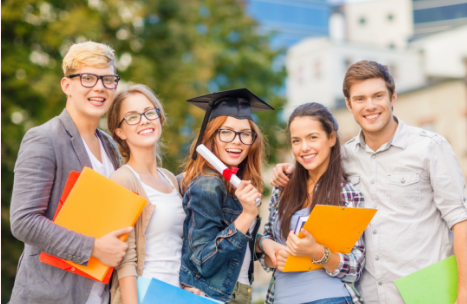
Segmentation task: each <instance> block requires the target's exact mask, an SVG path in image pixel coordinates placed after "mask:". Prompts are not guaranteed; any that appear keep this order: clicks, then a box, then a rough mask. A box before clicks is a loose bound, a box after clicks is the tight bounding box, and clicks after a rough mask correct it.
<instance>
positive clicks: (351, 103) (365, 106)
mask: <svg viewBox="0 0 467 304" xmlns="http://www.w3.org/2000/svg"><path fill="white" fill-rule="evenodd" d="M349 93H350V98H346V99H345V101H346V104H347V108H348V109H349V110H350V112H352V114H353V116H354V118H355V121H356V122H357V123H358V124H359V125H360V127H361V128H362V130H363V131H364V132H366V133H373V134H378V133H383V132H384V130H385V128H387V127H388V126H389V123H390V121H391V119H392V109H391V108H392V106H393V105H394V102H395V101H396V98H397V94H396V92H394V93H393V95H392V96H390V94H389V91H388V88H387V87H386V83H385V81H384V80H383V79H382V78H371V79H367V80H363V81H360V82H356V83H354V84H353V85H352V86H351V87H350V92H349Z"/></svg>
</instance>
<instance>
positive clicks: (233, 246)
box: [180, 89, 272, 304]
mask: <svg viewBox="0 0 467 304" xmlns="http://www.w3.org/2000/svg"><path fill="white" fill-rule="evenodd" d="M189 101H190V102H192V103H194V104H195V105H197V106H199V107H200V108H202V109H205V110H206V116H205V119H204V121H203V125H202V127H201V131H200V135H199V138H198V140H197V141H196V142H194V143H193V144H192V146H191V152H190V160H189V161H188V163H187V165H186V174H185V177H184V179H183V182H182V189H183V192H184V193H185V195H184V197H183V208H184V210H185V213H186V214H187V217H186V219H185V222H184V225H183V234H184V240H183V249H182V265H181V269H180V282H181V283H182V284H183V285H185V286H191V287H196V288H198V289H200V290H201V291H203V292H204V293H206V295H207V296H209V297H211V298H214V299H216V300H220V301H223V302H227V301H229V302H228V303H231V304H233V303H242V304H243V303H250V301H251V283H252V281H253V261H254V260H256V259H257V258H258V257H259V255H258V252H259V251H258V249H257V246H256V243H257V231H258V228H259V225H260V222H261V219H260V218H259V216H258V208H257V206H256V204H255V201H256V200H257V199H258V198H261V191H262V190H263V183H262V180H261V163H262V158H263V136H262V135H261V132H260V130H259V128H258V127H257V126H256V124H255V123H254V122H253V120H252V116H251V112H252V111H258V110H272V108H271V107H270V106H269V105H267V104H266V103H265V102H263V101H262V100H260V99H259V98H258V97H256V96H255V95H254V94H252V93H251V92H250V91H248V90H247V89H236V90H230V91H224V92H219V93H215V94H209V95H205V96H200V97H198V98H194V99H191V100H189ZM199 144H204V145H205V146H206V147H207V148H208V149H210V150H211V151H212V152H213V153H214V154H215V155H216V156H217V157H218V158H219V159H220V160H221V161H222V162H223V163H224V164H225V165H226V166H227V167H228V168H229V169H231V170H232V172H236V174H237V176H239V177H240V179H242V182H241V183H240V185H239V187H238V188H237V189H235V188H234V187H233V186H232V185H231V184H230V183H229V181H228V180H227V179H226V178H224V177H223V176H222V175H220V174H219V173H218V172H217V171H216V170H215V169H214V168H213V167H212V166H211V165H210V164H209V163H208V162H207V161H206V160H205V159H204V158H203V157H201V156H199V155H197V153H196V151H195V149H196V147H197V146H198V145H199ZM237 170H238V171H237Z"/></svg>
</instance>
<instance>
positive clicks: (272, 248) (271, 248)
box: [261, 238, 286, 267]
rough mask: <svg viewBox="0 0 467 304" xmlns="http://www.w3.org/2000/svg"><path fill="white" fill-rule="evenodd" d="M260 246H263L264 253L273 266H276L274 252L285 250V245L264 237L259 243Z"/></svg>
mask: <svg viewBox="0 0 467 304" xmlns="http://www.w3.org/2000/svg"><path fill="white" fill-rule="evenodd" d="M261 247H263V249H264V253H265V254H266V255H267V256H268V257H269V258H270V259H271V262H272V263H273V265H274V267H277V259H276V254H277V253H278V252H279V251H281V250H285V248H286V247H285V246H284V245H282V244H279V243H277V242H274V241H273V240H270V239H268V238H266V239H264V241H263V242H262V243H261Z"/></svg>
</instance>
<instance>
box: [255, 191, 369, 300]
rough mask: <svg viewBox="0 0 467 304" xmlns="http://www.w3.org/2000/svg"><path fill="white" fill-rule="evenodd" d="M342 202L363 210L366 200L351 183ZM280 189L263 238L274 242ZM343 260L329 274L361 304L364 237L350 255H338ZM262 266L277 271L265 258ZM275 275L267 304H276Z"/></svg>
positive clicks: (272, 206)
mask: <svg viewBox="0 0 467 304" xmlns="http://www.w3.org/2000/svg"><path fill="white" fill-rule="evenodd" d="M341 194H342V196H341V197H342V202H343V203H344V205H345V206H346V207H353V208H360V207H361V208H363V205H364V200H363V195H362V194H361V193H360V192H359V191H358V190H356V189H355V188H354V187H353V186H352V185H351V184H350V183H348V184H346V185H345V186H344V187H343V188H342V193H341ZM279 197H280V188H274V189H273V191H272V196H271V201H270V203H269V215H268V221H267V222H266V223H265V225H264V233H263V237H267V238H269V239H271V240H273V241H276V235H275V233H274V223H275V221H276V219H277V216H278V207H279V201H280V198H279ZM338 255H339V256H340V258H341V261H340V263H339V265H338V266H337V268H336V270H335V271H334V272H333V273H329V272H328V274H329V275H330V276H333V277H337V278H339V279H341V280H342V281H343V282H344V283H345V287H346V288H347V290H348V291H349V293H350V296H351V297H352V302H353V303H354V304H357V303H361V304H363V300H362V298H361V297H360V295H359V294H358V292H357V289H356V288H355V286H354V283H355V282H356V281H357V280H358V279H359V278H360V275H361V273H362V271H363V267H364V266H365V245H364V243H363V235H362V237H360V239H358V241H357V243H356V244H355V246H354V247H353V248H352V251H351V252H350V253H348V254H342V253H338ZM261 265H262V266H263V268H264V269H265V270H266V271H268V272H270V271H275V269H272V268H269V267H268V266H266V264H265V263H264V256H263V258H261ZM274 289H275V286H274V273H273V275H272V278H271V283H270V284H269V289H268V293H267V295H266V301H265V303H266V304H272V303H274Z"/></svg>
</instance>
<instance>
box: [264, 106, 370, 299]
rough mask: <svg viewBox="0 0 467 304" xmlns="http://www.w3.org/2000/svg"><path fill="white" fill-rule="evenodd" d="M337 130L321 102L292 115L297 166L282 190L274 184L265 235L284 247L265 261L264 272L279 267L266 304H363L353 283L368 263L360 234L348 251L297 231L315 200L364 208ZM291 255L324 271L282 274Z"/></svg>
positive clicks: (267, 243) (316, 202)
mask: <svg viewBox="0 0 467 304" xmlns="http://www.w3.org/2000/svg"><path fill="white" fill-rule="evenodd" d="M337 130H338V125H337V122H336V121H335V119H334V117H333V115H332V114H331V112H329V110H328V109H327V108H326V107H324V106H323V105H321V104H318V103H307V104H304V105H301V106H299V107H298V108H296V109H295V110H294V111H293V113H292V115H291V116H290V118H289V121H288V124H287V131H288V132H289V135H290V141H291V146H292V152H293V155H294V157H295V170H294V171H293V173H292V174H291V176H290V177H289V182H288V183H287V185H286V186H285V187H284V188H282V189H281V188H274V190H273V194H272V197H271V202H270V205H269V217H268V222H267V223H266V225H265V227H264V234H263V238H267V239H270V240H272V241H275V242H277V243H279V244H282V245H284V246H286V248H284V249H283V250H280V251H279V252H278V253H277V255H276V257H273V258H269V257H266V258H264V259H262V264H263V267H265V269H266V270H271V268H276V269H275V271H274V274H273V277H272V281H271V284H270V288H269V292H268V295H267V298H266V303H273V302H274V303H276V304H282V303H287V304H299V303H309V304H311V303H313V304H350V303H363V301H362V300H361V298H360V296H359V294H358V292H357V291H356V289H355V287H354V282H356V281H357V280H358V279H359V277H360V274H361V272H362V270H363V267H364V264H365V248H364V245H363V240H362V238H360V239H359V240H358V241H357V243H356V244H355V246H354V247H353V249H352V250H351V252H350V253H349V254H343V253H338V252H331V251H330V250H329V248H327V247H326V246H324V245H322V244H318V243H317V242H316V240H315V239H314V238H313V236H312V235H311V234H310V233H308V232H307V231H306V230H304V229H302V230H301V232H302V233H303V234H304V235H305V238H303V239H301V238H298V236H297V235H295V234H294V230H295V227H294V225H295V223H296V222H297V220H298V218H299V217H300V216H308V215H310V213H311V212H312V210H313V208H314V206H316V205H317V204H320V205H334V206H345V207H354V208H358V207H363V196H362V194H361V193H360V192H359V191H357V190H356V189H355V188H354V187H353V186H352V184H350V183H347V181H346V179H345V176H344V171H343V168H342V163H341V154H340V142H339V136H338V134H337ZM329 221H332V219H329ZM291 230H292V231H291ZM262 243H263V244H262V247H263V248H264V249H266V247H268V246H271V242H264V241H263V242H262ZM289 254H291V255H293V256H307V257H309V258H310V259H312V261H313V263H315V264H319V265H322V266H323V267H324V269H317V270H314V271H306V272H282V270H283V268H284V265H285V261H286V260H287V257H288V255H289Z"/></svg>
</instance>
